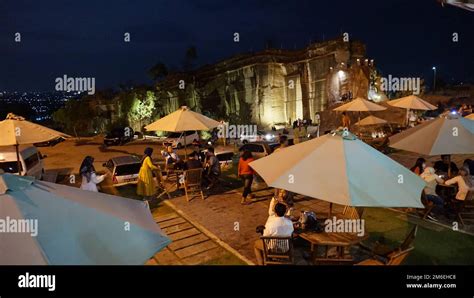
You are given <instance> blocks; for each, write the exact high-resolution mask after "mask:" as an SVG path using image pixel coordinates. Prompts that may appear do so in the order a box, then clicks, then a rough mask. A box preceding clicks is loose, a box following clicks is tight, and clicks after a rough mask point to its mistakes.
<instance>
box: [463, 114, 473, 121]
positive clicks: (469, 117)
mask: <svg viewBox="0 0 474 298" xmlns="http://www.w3.org/2000/svg"><path fill="white" fill-rule="evenodd" d="M464 118H466V119H469V120H474V113H472V114H470V115H467V116H466V117H464Z"/></svg>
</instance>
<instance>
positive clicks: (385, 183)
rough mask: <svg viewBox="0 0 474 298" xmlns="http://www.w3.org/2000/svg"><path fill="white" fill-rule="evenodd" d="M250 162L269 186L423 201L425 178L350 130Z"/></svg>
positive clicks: (360, 198)
mask: <svg viewBox="0 0 474 298" xmlns="http://www.w3.org/2000/svg"><path fill="white" fill-rule="evenodd" d="M250 166H251V167H252V168H253V169H254V170H255V171H256V172H257V173H258V174H259V175H260V176H261V177H262V178H263V179H264V180H265V182H266V183H267V184H268V185H269V186H272V187H276V188H281V189H286V190H289V191H292V192H295V193H299V194H302V195H305V196H309V197H312V198H317V199H321V200H324V201H327V202H330V203H336V204H341V205H348V206H361V207H362V206H365V207H414V208H422V207H423V205H422V204H421V202H420V196H421V192H422V190H423V188H424V187H425V183H424V181H423V180H422V179H421V178H420V177H418V176H417V175H415V174H414V173H412V172H411V171H410V170H408V169H407V168H405V167H404V166H402V165H401V164H399V163H397V162H395V161H394V160H392V159H391V158H389V157H387V156H385V155H384V154H382V153H380V152H379V151H377V150H375V149H374V148H372V147H371V146H369V145H367V144H365V143H364V142H362V141H360V140H359V139H357V138H356V137H355V136H354V135H352V134H351V133H349V132H347V131H344V132H337V133H333V134H327V135H325V136H322V137H319V138H315V139H313V140H310V141H306V142H303V143H300V144H297V145H293V146H290V147H288V148H285V150H280V151H278V152H275V153H273V154H271V155H269V156H266V157H264V158H260V159H258V160H256V161H253V162H251V163H250Z"/></svg>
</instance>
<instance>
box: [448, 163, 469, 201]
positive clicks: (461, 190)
mask: <svg viewBox="0 0 474 298" xmlns="http://www.w3.org/2000/svg"><path fill="white" fill-rule="evenodd" d="M445 184H446V185H452V184H457V185H458V193H457V194H456V200H459V201H464V200H465V199H466V197H467V195H468V193H469V192H473V191H474V185H473V184H474V183H473V181H472V178H471V177H470V176H469V169H468V168H465V167H462V168H461V169H460V170H459V175H458V176H456V177H454V178H452V179H449V180H446V182H445Z"/></svg>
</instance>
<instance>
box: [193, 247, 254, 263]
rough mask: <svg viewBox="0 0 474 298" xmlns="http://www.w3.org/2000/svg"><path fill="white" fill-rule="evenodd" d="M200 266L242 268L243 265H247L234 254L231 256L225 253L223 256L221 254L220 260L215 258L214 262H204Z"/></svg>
mask: <svg viewBox="0 0 474 298" xmlns="http://www.w3.org/2000/svg"><path fill="white" fill-rule="evenodd" d="M200 265H235V266H241V265H247V263H245V262H243V261H242V260H241V259H239V258H237V257H236V256H234V255H233V254H231V253H230V252H228V251H224V253H223V254H221V255H220V256H219V257H218V258H214V259H212V260H209V261H207V262H204V263H202V264H200Z"/></svg>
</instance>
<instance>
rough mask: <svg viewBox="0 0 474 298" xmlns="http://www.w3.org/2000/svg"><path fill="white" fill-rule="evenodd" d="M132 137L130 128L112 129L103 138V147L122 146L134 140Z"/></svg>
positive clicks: (132, 132)
mask: <svg viewBox="0 0 474 298" xmlns="http://www.w3.org/2000/svg"><path fill="white" fill-rule="evenodd" d="M134 136H135V133H134V131H133V129H132V128H131V127H118V128H114V129H112V130H111V131H110V132H109V133H108V134H107V135H106V136H105V137H104V145H105V146H117V145H123V144H126V143H128V142H130V141H132V140H133V139H134Z"/></svg>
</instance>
